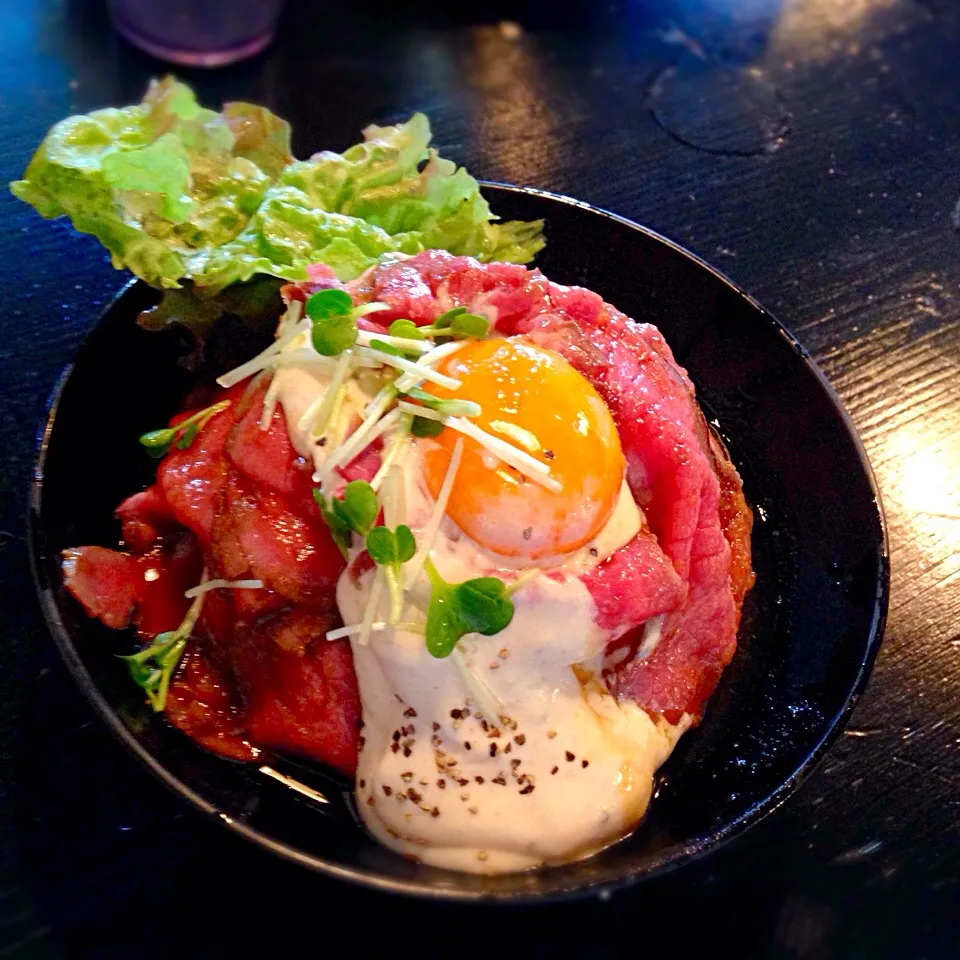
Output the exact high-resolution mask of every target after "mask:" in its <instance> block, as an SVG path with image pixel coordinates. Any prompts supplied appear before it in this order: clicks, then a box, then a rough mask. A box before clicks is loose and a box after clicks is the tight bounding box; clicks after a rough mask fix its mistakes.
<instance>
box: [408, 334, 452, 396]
mask: <svg viewBox="0 0 960 960" xmlns="http://www.w3.org/2000/svg"><path fill="white" fill-rule="evenodd" d="M470 342H471V341H470V340H451V341H450V343H441V344H440V346H439V347H434V348H433V350H431V351H430V352H429V353H425V354H424V355H423V356H422V357H421V358H420V359H419V361H417V362H418V363H419V365H420V366H421V367H435V366H436V365H437V364H438V363H439V362H440V361H441V360H445V359H446V358H447V357H451V356H453V354H455V353H456V352H457V351H458V350H462V349H463V348H464V347H465V346H467V344H468V343H470ZM421 383H423V378H422V377H418V376H417V375H416V374H413V373H405V374H404V375H403V376H402V377H398V378H397V379H396V380H394V382H393V385H394V386H395V387H396V388H397V390H399V391H400V393H406V392H407V390H409V389H410V388H411V387H416V386H419V385H420V384H421Z"/></svg>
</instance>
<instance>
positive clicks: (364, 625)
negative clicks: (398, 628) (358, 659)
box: [357, 567, 386, 647]
mask: <svg viewBox="0 0 960 960" xmlns="http://www.w3.org/2000/svg"><path fill="white" fill-rule="evenodd" d="M385 585H386V581H385V580H384V578H383V571H382V570H381V569H380V568H379V567H377V569H376V570H375V571H374V574H373V583H371V584H370V596H369V597H368V598H367V608H366V610H364V612H363V620H361V621H360V629H359V631H357V643H359V644H360V646H361V647H365V646H366V645H367V644H368V643H369V642H370V632H371V631H372V630H373V624H374V621H375V620H376V618H377V608H378V607H379V606H380V595H381V594H382V593H383V588H384V586H385Z"/></svg>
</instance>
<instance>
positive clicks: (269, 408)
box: [257, 374, 280, 433]
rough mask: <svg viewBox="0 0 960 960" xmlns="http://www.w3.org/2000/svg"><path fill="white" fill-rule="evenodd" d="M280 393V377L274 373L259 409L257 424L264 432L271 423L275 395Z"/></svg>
mask: <svg viewBox="0 0 960 960" xmlns="http://www.w3.org/2000/svg"><path fill="white" fill-rule="evenodd" d="M279 394H280V378H279V377H278V376H277V375H276V374H274V375H273V378H272V379H271V380H270V386H269V387H267V392H266V393H265V394H264V395H263V407H262V408H261V410H260V421H259V423H258V424H257V426H258V427H260V429H261V430H262V431H263V432H264V433H266V432H267V431H268V430H269V429H270V424H271V423H273V412H274V410H276V409H277V397H278V396H279Z"/></svg>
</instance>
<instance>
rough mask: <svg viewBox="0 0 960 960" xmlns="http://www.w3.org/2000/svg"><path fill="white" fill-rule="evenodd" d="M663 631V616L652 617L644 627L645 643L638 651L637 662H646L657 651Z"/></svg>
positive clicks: (642, 643)
mask: <svg viewBox="0 0 960 960" xmlns="http://www.w3.org/2000/svg"><path fill="white" fill-rule="evenodd" d="M662 631H663V614H660V616H659V617H651V618H650V619H649V620H648V621H647V622H646V623H645V624H644V625H643V641H642V642H641V644H640V647H639V649H638V650H637V655H636V657H634V659H635V660H646V659H647V657H649V656H650V654H651V653H653V651H654V650H656V649H657V645H658V644H659V643H660V636H661V633H662Z"/></svg>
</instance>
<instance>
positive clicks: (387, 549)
mask: <svg viewBox="0 0 960 960" xmlns="http://www.w3.org/2000/svg"><path fill="white" fill-rule="evenodd" d="M366 544H367V553H369V554H370V557H371V559H372V560H373V561H374V563H376V564H377V566H378V567H380V569H381V570H382V571H383V575H384V577H385V578H386V581H387V589H388V590H389V591H390V617H389V622H390V623H391V624H395V623H397V622H398V621H399V620H400V617H401V615H402V613H403V578H402V566H403V564H404V563H406V562H407V561H408V560H409V559H411V557H413V555H414V553H416V550H417V542H416V540H415V539H414V536H413V533H412V532H411V530H410V528H409V527H408V526H406V525H405V524H402V523H401V524H400V525H399V526H398V527H397V529H396V530H390V529H389V528H388V527H374V528H373V529H372V530H371V531H370V532H369V533H368V534H367V540H366Z"/></svg>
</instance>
